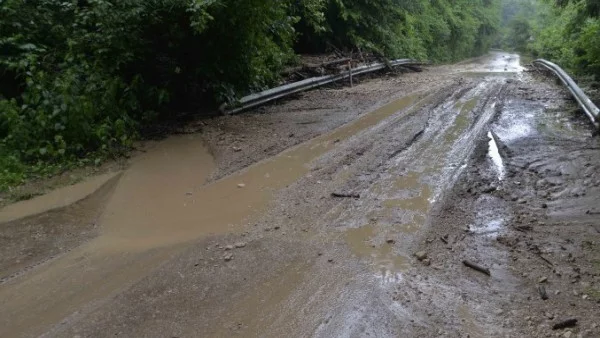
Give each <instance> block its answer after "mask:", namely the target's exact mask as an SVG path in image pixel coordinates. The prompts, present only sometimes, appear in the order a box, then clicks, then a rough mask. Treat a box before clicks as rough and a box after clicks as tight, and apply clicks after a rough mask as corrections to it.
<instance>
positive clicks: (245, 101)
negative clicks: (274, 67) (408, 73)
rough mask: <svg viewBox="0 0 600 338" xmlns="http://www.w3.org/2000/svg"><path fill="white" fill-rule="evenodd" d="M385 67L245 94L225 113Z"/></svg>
mask: <svg viewBox="0 0 600 338" xmlns="http://www.w3.org/2000/svg"><path fill="white" fill-rule="evenodd" d="M420 64H422V62H419V61H415V60H412V59H399V60H393V61H390V63H389V65H391V66H392V67H397V66H402V65H420ZM386 67H387V64H385V63H374V64H370V65H365V66H360V67H357V68H353V69H351V71H349V72H344V73H340V74H336V75H325V76H319V77H313V78H309V79H306V80H302V81H298V82H294V83H290V84H287V85H284V86H281V87H277V88H273V89H268V90H265V91H262V92H259V93H255V94H251V95H248V96H245V97H243V98H241V99H240V100H239V102H238V103H239V106H237V107H233V108H231V109H227V108H225V114H237V113H240V112H242V111H244V110H247V109H250V108H254V107H257V106H260V105H263V104H265V103H268V102H270V101H273V100H277V99H279V98H282V97H285V96H288V95H291V94H295V93H299V92H303V91H306V90H309V89H313V88H316V87H320V86H323V85H326V84H329V83H332V82H336V81H341V80H344V79H347V78H349V77H351V76H356V75H361V74H366V73H371V72H375V71H378V70H382V69H384V68H386Z"/></svg>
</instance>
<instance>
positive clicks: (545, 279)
mask: <svg viewBox="0 0 600 338" xmlns="http://www.w3.org/2000/svg"><path fill="white" fill-rule="evenodd" d="M547 281H548V277H546V276H544V277H542V278H540V279H539V280H538V283H540V284H541V283H546V282H547Z"/></svg>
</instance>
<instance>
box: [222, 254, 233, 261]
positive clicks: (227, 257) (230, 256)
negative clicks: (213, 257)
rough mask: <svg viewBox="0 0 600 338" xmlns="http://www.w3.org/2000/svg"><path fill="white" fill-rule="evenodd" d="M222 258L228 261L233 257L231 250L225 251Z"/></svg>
mask: <svg viewBox="0 0 600 338" xmlns="http://www.w3.org/2000/svg"><path fill="white" fill-rule="evenodd" d="M223 259H224V260H225V262H229V261H230V260H232V259H233V254H232V253H231V252H229V253H226V254H225V256H223Z"/></svg>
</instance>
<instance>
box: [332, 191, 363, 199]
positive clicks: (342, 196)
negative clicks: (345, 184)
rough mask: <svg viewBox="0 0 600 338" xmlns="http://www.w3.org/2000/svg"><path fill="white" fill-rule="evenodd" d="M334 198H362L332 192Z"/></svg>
mask: <svg viewBox="0 0 600 338" xmlns="http://www.w3.org/2000/svg"><path fill="white" fill-rule="evenodd" d="M331 196H332V197H336V198H356V199H358V198H360V195H359V194H345V193H339V192H332V193H331Z"/></svg>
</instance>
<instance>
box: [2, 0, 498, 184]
mask: <svg viewBox="0 0 600 338" xmlns="http://www.w3.org/2000/svg"><path fill="white" fill-rule="evenodd" d="M498 24H499V0H420V1H412V0H411V1H408V0H380V1H371V0H302V1H299V0H282V1H272V0H36V1H23V0H0V165H1V166H2V170H3V171H2V172H0V189H5V188H6V187H7V186H10V185H14V184H18V183H20V182H22V181H23V180H24V179H26V178H27V176H31V175H45V174H51V173H53V172H55V171H56V170H60V168H63V167H64V166H65V165H73V164H77V163H80V162H81V159H82V158H90V157H93V158H104V157H106V156H112V155H115V154H117V155H118V154H120V153H122V152H123V151H126V150H127V148H128V147H129V146H130V145H131V144H132V142H133V140H135V139H136V138H137V137H138V136H139V135H138V131H139V130H140V128H141V127H142V126H144V125H147V124H148V123H154V122H156V121H157V120H159V119H161V118H168V117H169V115H170V114H173V113H177V112H181V111H194V110H197V109H199V108H200V107H204V109H206V108H205V107H206V106H216V105H217V104H219V103H221V102H225V101H234V100H235V99H236V98H237V97H239V96H240V95H243V94H246V93H248V92H251V91H255V90H260V89H264V88H266V87H268V86H271V85H273V84H275V83H277V82H278V81H279V80H280V79H279V73H280V70H281V69H282V68H283V67H284V66H286V65H287V64H289V63H291V62H293V60H294V59H295V55H296V53H299V52H305V51H309V52H315V53H323V52H328V51H331V50H332V49H333V48H335V49H342V50H347V51H348V50H360V51H365V52H372V53H376V54H378V55H381V56H383V57H387V58H395V57H414V58H421V59H427V58H429V59H432V60H436V61H450V60H457V59H460V58H464V57H468V56H473V55H477V54H479V53H482V52H484V51H485V50H486V49H487V48H488V47H489V45H490V44H491V42H492V39H493V36H494V35H495V33H496V30H497V27H498ZM43 168H47V169H43Z"/></svg>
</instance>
